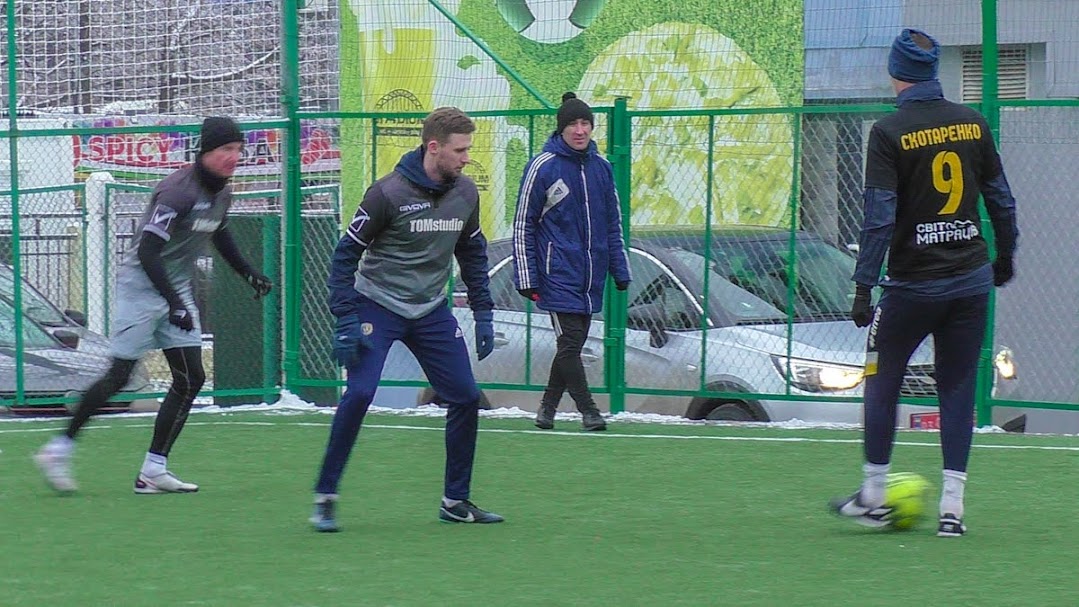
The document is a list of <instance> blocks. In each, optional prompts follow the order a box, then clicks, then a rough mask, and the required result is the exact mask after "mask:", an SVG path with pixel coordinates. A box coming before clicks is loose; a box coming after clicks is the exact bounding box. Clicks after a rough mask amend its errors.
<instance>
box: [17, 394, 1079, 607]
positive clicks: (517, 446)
mask: <svg viewBox="0 0 1079 607" xmlns="http://www.w3.org/2000/svg"><path fill="white" fill-rule="evenodd" d="M152 421H153V420H152V418H148V417H141V418H140V417H136V418H131V417H118V416H113V417H104V418H99V419H98V420H96V421H95V422H94V423H93V424H91V426H90V427H89V428H88V430H87V432H85V433H84V434H83V435H82V437H81V438H80V446H79V450H78V452H77V454H76V459H75V472H76V477H77V480H78V481H79V484H80V491H79V492H78V493H77V494H75V495H73V496H68V497H60V496H56V495H54V494H52V493H51V492H50V490H49V489H47V487H46V486H45V485H44V483H43V482H42V480H41V478H40V477H39V475H38V473H37V470H36V469H35V468H34V467H33V464H32V463H31V461H30V455H31V454H32V453H33V451H34V450H35V449H37V448H38V447H39V446H40V445H41V444H42V443H43V442H44V441H45V439H46V438H47V437H48V436H49V433H50V432H51V431H52V430H53V429H56V428H59V427H62V425H63V423H64V421H63V420H51V421H12V422H3V423H0V537H2V540H0V606H3V607H15V606H24V605H25V606H41V605H49V606H58V605H88V606H90V605H92V606H98V605H118V606H125V607H126V606H139V605H153V606H161V605H164V606H171V605H228V606H234V605H235V606H258V605H273V606H278V605H281V606H331V605H332V606H336V605H386V606H390V605H392V606H405V605H424V606H426V605H432V606H456V605H480V606H487V605H496V606H502V605H506V606H517V605H544V606H548V605H550V606H562V605H567V606H569V605H604V606H606V605H610V606H618V605H649V606H667V605H769V606H771V605H775V606H780V605H784V606H785V605H798V606H801V605H829V606H835V605H857V606H859V607H863V606H870V605H901V606H904V607H910V606H912V605H915V606H917V605H933V606H938V605H978V606H981V605H1039V606H1040V605H1072V606H1074V605H1079V581H1077V580H1079V578H1077V576H1076V573H1075V568H1076V565H1075V561H1076V559H1077V558H1079V525H1077V523H1076V515H1075V511H1076V505H1077V504H1079V482H1077V480H1079V475H1077V473H1076V467H1077V464H1079V438H1077V437H1064V436H1022V435H1004V434H979V435H977V436H976V437H975V449H974V453H973V455H972V459H971V467H970V474H971V480H970V482H969V483H968V487H967V513H966V522H967V525H968V527H969V532H968V534H967V536H966V537H963V538H955V539H943V538H937V537H935V535H934V532H935V521H934V522H930V523H926V524H923V525H922V526H921V527H919V528H918V529H916V530H914V531H911V532H890V533H889V532H884V533H882V532H879V531H874V530H869V529H863V528H861V527H858V526H856V525H853V524H851V523H850V522H848V521H842V520H838V519H836V518H835V517H833V516H832V515H830V514H829V513H828V512H826V510H825V504H826V502H827V500H828V498H830V497H832V496H833V495H837V494H843V493H847V492H850V491H851V490H853V488H854V487H855V486H856V485H857V483H858V482H859V480H860V476H861V472H860V460H861V456H860V454H861V447H860V434H859V433H858V432H854V431H838V430H812V429H777V428H761V427H753V428H750V427H732V426H716V425H658V424H644V423H619V422H617V421H615V422H612V423H611V424H610V426H609V429H608V432H607V433H605V434H584V433H581V432H579V431H578V430H577V428H578V427H579V424H578V423H576V422H570V421H560V422H559V424H558V428H557V429H556V431H555V432H541V431H537V430H535V429H534V428H533V427H532V426H531V423H530V420H527V419H491V418H485V419H481V422H480V428H481V434H480V439H479V449H478V456H477V464H476V469H475V474H474V477H473V500H474V501H475V502H476V503H477V504H479V505H480V506H482V507H484V508H488V509H491V510H494V511H496V512H498V513H500V514H502V515H504V516H505V517H506V518H507V521H506V522H505V523H503V524H499V525H449V524H444V523H439V522H438V521H437V516H436V514H437V507H438V498H439V497H440V495H441V485H442V465H443V443H442V438H443V435H442V432H441V431H440V430H441V427H442V424H443V420H442V419H438V418H431V417H402V416H399V415H370V416H368V419H367V425H366V427H365V428H364V430H363V431H362V432H361V434H360V441H359V444H358V447H357V450H356V451H355V452H354V454H353V459H352V462H351V464H350V467H349V468H348V470H347V471H346V475H345V479H344V481H343V483H342V487H341V501H340V507H339V512H338V521H339V523H340V525H341V527H342V531H341V533H337V534H319V533H315V532H314V531H312V530H311V529H310V528H309V526H308V523H307V521H306V518H307V516H308V514H309V510H310V500H311V493H310V491H311V485H312V483H313V479H314V475H315V472H316V467H317V465H318V463H319V457H320V455H321V451H322V449H323V447H324V445H325V441H326V437H327V433H328V425H329V423H330V417H329V415H326V414H319V413H303V414H290V415H281V414H275V413H272V412H267V413H234V414H208V413H205V414H194V415H192V417H191V419H190V421H189V422H188V426H187V428H186V430H185V432H184V436H183V437H182V438H181V439H180V441H179V443H178V445H177V448H176V449H174V451H173V453H172V457H171V458H170V467H171V468H172V469H173V470H174V471H175V472H177V473H178V475H179V476H181V478H184V479H186V480H191V481H194V482H197V483H199V484H200V485H201V490H200V492H199V493H197V494H193V495H151V496H139V495H134V494H133V493H132V491H131V486H132V481H133V478H134V475H135V473H136V472H137V471H138V466H139V465H140V464H141V462H142V457H143V454H144V452H145V449H146V446H147V445H148V443H149V437H150V433H151V424H152ZM899 441H900V444H898V445H897V447H896V452H895V457H894V460H893V461H894V464H893V469H894V470H897V471H912V472H918V473H921V474H923V475H925V476H926V477H927V478H928V479H929V480H931V481H932V482H933V484H934V485H935V487H939V485H940V479H939V476H940V474H939V471H938V469H939V466H940V464H939V462H940V452H939V448H938V447H937V446H936V445H937V434H935V433H923V432H906V433H901V434H900V436H899ZM935 502H936V491H934V496H933V504H932V513H933V514H935V510H936V507H935Z"/></svg>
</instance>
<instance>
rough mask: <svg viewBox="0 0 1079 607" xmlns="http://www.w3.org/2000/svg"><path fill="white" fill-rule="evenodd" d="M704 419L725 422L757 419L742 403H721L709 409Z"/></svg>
mask: <svg viewBox="0 0 1079 607" xmlns="http://www.w3.org/2000/svg"><path fill="white" fill-rule="evenodd" d="M704 419H707V420H712V421H725V422H752V421H757V419H756V417H754V415H753V413H752V412H751V411H750V410H749V409H747V408H746V407H745V406H744V405H743V404H742V403H721V404H720V405H719V406H718V407H716V408H715V409H712V410H711V411H709V412H708V415H706V416H705V417H704Z"/></svg>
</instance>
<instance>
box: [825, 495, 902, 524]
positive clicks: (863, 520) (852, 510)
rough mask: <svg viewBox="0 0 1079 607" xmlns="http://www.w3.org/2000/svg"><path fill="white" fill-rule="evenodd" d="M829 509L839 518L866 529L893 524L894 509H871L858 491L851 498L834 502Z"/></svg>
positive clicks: (837, 499)
mask: <svg viewBox="0 0 1079 607" xmlns="http://www.w3.org/2000/svg"><path fill="white" fill-rule="evenodd" d="M829 509H831V511H832V512H834V513H835V514H836V515H837V516H842V517H845V518H851V519H854V522H856V523H858V524H859V525H863V526H865V527H874V528H878V529H879V528H881V527H887V526H889V525H891V524H892V509H891V508H889V507H888V506H878V507H876V508H870V507H868V506H865V505H863V504H862V492H861V491H856V492H855V493H854V495H851V496H849V497H840V498H836V499H834V500H832V501H831V502H830V503H829Z"/></svg>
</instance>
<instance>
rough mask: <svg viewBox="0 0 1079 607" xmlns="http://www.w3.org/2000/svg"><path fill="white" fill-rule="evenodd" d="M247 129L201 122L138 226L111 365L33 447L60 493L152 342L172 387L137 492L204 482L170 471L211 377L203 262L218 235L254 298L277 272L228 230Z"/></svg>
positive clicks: (70, 485) (123, 269)
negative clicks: (199, 269) (200, 297)
mask: <svg viewBox="0 0 1079 607" xmlns="http://www.w3.org/2000/svg"><path fill="white" fill-rule="evenodd" d="M243 144H244V136H243V133H242V132H241V131H240V128H239V126H237V124H236V123H235V122H233V121H232V119H230V118H225V117H211V118H207V119H206V120H204V121H203V123H202V128H201V130H200V148H199V154H198V156H197V157H196V159H195V163H194V164H192V165H188V166H186V167H184V168H181V169H179V170H177V171H176V172H174V173H172V174H171V175H169V176H168V177H166V178H164V179H162V180H161V182H160V183H158V184H157V187H155V188H154V191H153V193H152V194H151V196H150V204H149V205H148V206H147V207H146V211H145V213H143V216H142V219H141V220H140V222H139V224H138V226H137V227H136V229H135V235H134V239H133V242H132V246H131V249H130V250H129V251H128V253H127V255H126V256H125V257H124V260H123V262H122V263H121V265H120V268H119V270H118V271H117V274H116V297H115V299H114V302H115V304H114V305H115V307H114V310H113V315H112V331H111V335H110V350H111V354H112V365H111V366H110V368H109V369H108V371H106V372H105V375H104V376H103V377H102V378H101V379H99V380H98V381H97V382H95V383H94V385H92V386H90V388H89V389H88V390H87V391H86V393H85V394H83V396H82V400H81V401H80V402H79V404H78V407H77V408H76V410H75V414H74V415H73V416H72V418H71V422H70V423H69V424H68V427H67V429H66V430H65V431H64V432H63V433H61V434H60V435H59V436H56V437H54V438H53V439H52V440H50V441H49V442H48V443H47V444H46V445H45V446H44V447H42V448H41V450H39V451H38V452H37V454H35V455H34V461H35V462H36V463H37V465H38V467H39V468H40V469H41V471H42V473H43V474H44V475H45V480H46V481H47V482H48V483H49V485H50V486H52V488H53V489H55V490H56V491H58V492H61V493H69V492H72V491H74V490H75V489H76V484H75V480H74V478H73V477H72V475H71V464H70V461H71V456H72V452H73V451H74V449H75V438H76V437H77V436H78V434H79V431H80V430H81V429H82V427H83V426H84V425H86V423H87V422H88V421H89V419H90V416H92V415H93V414H94V413H96V412H97V411H98V410H99V409H100V408H101V407H103V406H104V405H105V403H106V402H107V401H108V399H109V398H110V397H111V396H113V395H115V394H116V393H118V392H119V391H120V390H121V389H122V388H123V387H124V386H125V385H126V384H127V383H128V381H129V380H130V379H131V374H132V372H133V371H134V369H135V365H136V364H137V363H138V361H139V359H140V358H142V356H143V355H145V354H146V353H147V352H149V351H150V350H154V349H160V350H163V352H164V355H165V359H166V360H167V361H168V363H169V370H170V371H171V372H172V385H171V386H170V387H169V391H168V394H166V395H165V399H164V401H163V402H162V403H161V408H160V409H159V410H158V413H157V419H156V421H155V422H154V434H153V438H152V439H151V441H150V449H149V451H148V452H147V453H146V457H145V458H144V460H143V464H142V468H141V469H140V470H139V473H138V475H136V477H135V484H134V489H135V493H138V494H154V493H193V492H195V491H198V489H199V487H198V485H196V484H194V483H189V482H184V481H182V480H180V479H179V478H178V477H177V476H176V475H174V474H173V473H172V472H171V471H169V469H168V466H167V464H168V460H167V458H168V455H169V452H170V451H171V450H172V446H173V444H174V443H175V442H176V439H177V437H178V436H179V435H180V431H181V430H182V429H183V427H184V422H185V421H186V420H187V415H188V412H189V411H190V410H191V405H192V404H193V403H194V401H195V396H196V395H198V392H199V390H200V389H201V388H202V384H203V381H204V380H205V377H206V375H205V372H204V371H203V367H202V330H201V328H200V325H199V311H198V308H196V307H195V300H194V287H193V284H192V282H193V280H194V276H195V267H196V266H195V262H196V261H197V260H198V258H199V257H201V256H203V255H206V253H207V251H206V245H207V243H209V242H213V244H214V247H216V248H217V250H218V252H219V253H221V257H222V258H223V259H224V260H225V261H226V262H227V263H228V264H229V265H230V266H231V267H232V269H233V270H235V271H236V273H237V274H239V275H240V276H242V277H243V279H244V280H245V281H246V282H247V283H248V284H250V285H251V288H252V289H254V291H255V298H256V299H257V298H259V297H262V296H264V295H266V294H267V293H269V292H270V289H271V287H272V283H271V282H270V279H269V278H267V277H266V276H264V275H263V274H262V273H261V272H259V271H258V270H256V269H255V268H253V267H252V266H251V265H250V264H249V263H248V262H247V260H246V259H244V256H243V254H241V253H240V250H239V248H238V247H237V246H236V242H235V241H234V240H233V238H232V234H231V233H230V232H229V229H228V211H229V207H230V206H231V205H232V189H231V188H230V187H229V185H228V182H229V179H230V178H231V177H232V175H233V172H234V171H235V170H236V164H237V162H238V161H239V160H240V154H241V152H242V151H243Z"/></svg>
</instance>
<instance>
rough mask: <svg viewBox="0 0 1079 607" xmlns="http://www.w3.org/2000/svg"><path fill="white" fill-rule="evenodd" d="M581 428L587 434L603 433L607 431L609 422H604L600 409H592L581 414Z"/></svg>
mask: <svg viewBox="0 0 1079 607" xmlns="http://www.w3.org/2000/svg"><path fill="white" fill-rule="evenodd" d="M581 427H582V428H584V429H585V431H586V432H602V431H604V430H606V429H607V422H605V421H603V415H602V414H601V413H600V412H599V409H592V410H591V411H585V412H584V413H582V414H581Z"/></svg>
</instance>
